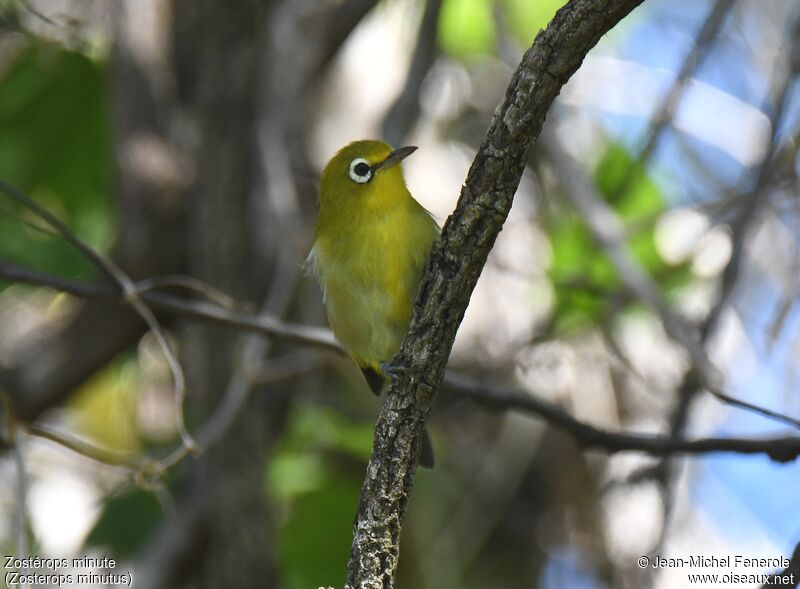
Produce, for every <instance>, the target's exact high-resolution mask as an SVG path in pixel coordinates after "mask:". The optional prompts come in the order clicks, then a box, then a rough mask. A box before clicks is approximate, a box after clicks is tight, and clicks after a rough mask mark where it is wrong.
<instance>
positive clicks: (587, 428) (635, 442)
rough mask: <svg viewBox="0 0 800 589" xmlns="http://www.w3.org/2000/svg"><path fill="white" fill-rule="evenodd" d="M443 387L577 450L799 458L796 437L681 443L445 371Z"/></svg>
mask: <svg viewBox="0 0 800 589" xmlns="http://www.w3.org/2000/svg"><path fill="white" fill-rule="evenodd" d="M445 385H446V387H447V388H449V389H451V390H453V391H454V392H456V393H457V394H458V395H459V396H463V397H467V398H470V399H472V400H473V401H475V402H477V403H480V404H482V405H487V406H489V407H494V408H496V409H498V410H503V411H508V410H518V411H523V412H525V413H529V414H532V415H536V416H539V417H541V418H543V419H545V420H546V421H547V423H549V424H551V425H553V426H555V427H557V428H559V429H562V430H564V431H566V432H567V433H569V434H570V435H572V436H573V438H575V441H576V442H577V443H578V445H580V446H581V447H583V448H586V449H590V448H592V449H597V450H601V451H603V452H606V453H609V454H613V453H617V452H645V453H647V454H650V455H651V456H672V455H674V454H707V453H713V452H735V453H739V454H764V455H766V456H769V458H771V459H772V460H774V461H776V462H781V463H785V462H791V461H793V460H796V459H797V457H798V456H800V437H796V436H780V437H772V438H760V439H758V438H756V439H746V438H704V439H697V440H683V439H673V438H671V437H670V436H668V435H667V436H663V435H660V436H659V435H648V434H632V433H626V432H612V431H608V430H602V429H599V428H596V427H594V426H591V425H589V424H587V423H584V422H582V421H579V420H577V419H576V418H574V417H573V416H572V415H570V414H569V413H567V412H566V411H564V409H562V408H561V407H559V406H558V405H556V404H555V403H551V402H549V401H545V400H544V399H542V398H540V397H537V396H535V395H532V394H530V393H528V392H525V391H520V390H515V389H510V388H503V387H497V386H494V385H490V384H486V383H482V382H480V381H477V380H474V379H471V378H469V377H466V376H463V375H459V374H455V373H453V372H448V374H447V376H446V378H445Z"/></svg>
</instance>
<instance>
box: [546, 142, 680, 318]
mask: <svg viewBox="0 0 800 589" xmlns="http://www.w3.org/2000/svg"><path fill="white" fill-rule="evenodd" d="M635 165H636V162H635V160H634V159H633V158H632V157H631V155H630V154H629V153H628V151H627V150H626V149H625V148H624V147H623V146H621V145H620V144H617V143H611V144H609V146H608V147H607V148H606V152H605V153H604V155H603V157H602V158H601V159H600V162H599V164H598V166H597V168H596V169H595V173H594V182H595V187H596V189H597V191H598V193H599V194H600V195H601V196H602V197H603V198H604V199H605V200H606V201H607V202H608V203H609V204H610V205H611V206H612V207H613V209H614V210H615V211H616V213H617V214H618V215H619V217H620V218H621V219H622V221H624V222H625V226H626V229H627V230H628V240H627V246H628V249H629V250H630V252H631V253H632V254H633V256H634V257H635V258H636V260H637V261H638V262H639V264H641V266H642V267H643V268H644V269H645V270H646V271H647V272H648V273H649V274H650V276H652V277H653V278H654V279H655V280H656V282H657V283H658V284H659V286H661V287H662V289H664V290H665V291H669V290H671V289H674V288H676V287H678V286H681V285H684V284H686V283H687V282H688V281H689V279H690V276H691V275H690V272H689V268H688V266H687V265H685V264H684V265H680V266H669V265H668V264H667V263H666V262H665V261H664V260H663V258H662V257H661V255H660V254H659V253H658V250H657V248H656V244H655V237H654V228H655V221H656V220H657V218H658V216H659V214H660V213H661V212H663V211H664V210H665V207H666V202H665V199H664V195H663V192H662V191H661V189H660V188H659V186H658V184H657V183H656V182H655V181H653V180H652V179H651V178H649V177H648V176H647V175H646V174H645V173H644V172H643V171H641V170H634V171H633V172H632V173H633V174H634V175H633V176H632V179H631V181H630V182H629V184H628V189H627V190H625V191H620V190H619V188H620V186H621V184H622V182H623V179H624V178H625V177H626V175H627V174H628V173H629V171H630V170H631V168H632V167H633V166H635ZM547 225H548V233H549V236H550V240H551V243H552V246H553V262H552V265H551V267H550V277H551V279H552V281H553V284H554V287H555V293H556V304H555V310H554V321H555V325H556V327H557V328H558V329H561V330H568V331H572V330H577V329H584V328H587V327H590V326H592V325H597V324H599V323H600V322H601V321H602V320H603V317H604V314H605V312H606V310H607V309H609V307H610V305H612V304H615V299H616V298H618V297H617V295H619V294H621V293H622V287H621V285H620V283H619V279H618V277H617V273H616V270H615V269H614V266H613V265H612V264H611V262H610V260H609V259H608V257H607V256H606V255H605V253H604V252H603V251H602V250H601V249H600V248H599V247H598V246H597V243H596V241H595V239H594V237H593V236H592V234H591V233H590V232H589V230H588V229H587V228H586V225H585V224H584V222H583V220H582V219H581V218H580V217H578V216H576V215H574V214H570V215H563V216H558V217H553V218H551V219H549V220H548V221H547Z"/></svg>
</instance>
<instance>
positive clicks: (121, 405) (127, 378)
mask: <svg viewBox="0 0 800 589" xmlns="http://www.w3.org/2000/svg"><path fill="white" fill-rule="evenodd" d="M137 405H138V403H137V386H136V374H135V370H134V369H133V367H132V366H130V365H122V366H120V365H112V366H109V367H107V368H106V369H104V370H102V371H101V372H99V373H98V374H96V375H94V376H93V377H92V378H90V379H89V380H87V381H86V383H84V385H83V386H82V387H80V388H79V389H78V390H77V391H76V393H75V395H74V397H73V400H72V402H71V403H70V406H69V408H70V410H71V420H72V423H73V427H74V429H75V433H76V434H78V435H80V436H82V437H86V438H89V439H91V440H92V441H93V442H95V443H97V444H99V445H101V446H104V447H106V448H108V449H109V450H116V451H119V452H138V451H139V450H140V449H141V447H142V440H141V437H140V436H139V432H138V428H137Z"/></svg>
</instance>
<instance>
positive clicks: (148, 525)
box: [86, 488, 162, 558]
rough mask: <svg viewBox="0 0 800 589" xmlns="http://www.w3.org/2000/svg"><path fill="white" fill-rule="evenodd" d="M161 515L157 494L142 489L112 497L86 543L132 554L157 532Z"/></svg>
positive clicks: (120, 555) (125, 555) (124, 555)
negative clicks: (155, 495)
mask: <svg viewBox="0 0 800 589" xmlns="http://www.w3.org/2000/svg"><path fill="white" fill-rule="evenodd" d="M161 516H162V512H161V506H160V505H159V504H158V501H156V498H155V497H153V494H152V493H148V492H147V491H144V490H142V489H138V488H136V489H133V490H131V491H128V492H127V493H124V494H122V495H118V496H116V497H111V498H110V499H109V500H108V502H107V503H106V506H105V509H104V510H103V514H102V515H101V516H100V519H99V520H98V521H97V523H96V524H95V526H94V528H93V529H92V531H91V532H90V533H89V537H88V538H87V539H86V546H89V547H97V548H103V549H106V550H111V551H112V552H113V554H114V556H116V557H118V558H129V557H132V556H134V555H135V554H136V552H137V551H138V550H139V549H140V548H141V547H142V546H143V545H144V544H145V542H146V541H147V540H148V539H149V538H150V537H151V535H152V534H153V532H155V530H156V528H157V527H158V524H159V523H160V521H161Z"/></svg>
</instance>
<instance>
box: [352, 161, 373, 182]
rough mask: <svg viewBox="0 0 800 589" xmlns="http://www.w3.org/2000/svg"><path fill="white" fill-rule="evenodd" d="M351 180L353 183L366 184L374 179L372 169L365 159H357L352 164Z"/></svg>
mask: <svg viewBox="0 0 800 589" xmlns="http://www.w3.org/2000/svg"><path fill="white" fill-rule="evenodd" d="M350 178H351V179H352V180H353V182H358V183H359V184H364V183H365V182H369V179H370V178H372V168H371V167H370V165H369V162H368V161H367V160H365V159H364V158H360V157H359V158H356V159H354V160H353V161H352V162H350Z"/></svg>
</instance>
